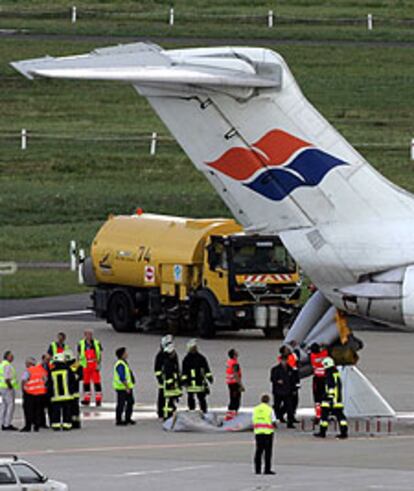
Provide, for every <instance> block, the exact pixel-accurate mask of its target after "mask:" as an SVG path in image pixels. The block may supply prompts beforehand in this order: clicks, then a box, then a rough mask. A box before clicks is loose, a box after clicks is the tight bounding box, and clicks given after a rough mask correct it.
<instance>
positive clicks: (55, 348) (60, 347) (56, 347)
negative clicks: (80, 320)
mask: <svg viewBox="0 0 414 491" xmlns="http://www.w3.org/2000/svg"><path fill="white" fill-rule="evenodd" d="M65 351H70V346H69V345H68V344H66V334H65V333H64V332H60V333H59V334H58V335H57V338H56V341H52V342H51V343H50V346H49V348H48V350H47V352H48V354H49V355H50V358H53V357H54V356H55V355H57V354H59V353H65Z"/></svg>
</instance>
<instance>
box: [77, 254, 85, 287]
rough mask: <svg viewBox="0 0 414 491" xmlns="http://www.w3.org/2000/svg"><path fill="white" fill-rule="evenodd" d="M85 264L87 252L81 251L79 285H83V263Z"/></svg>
mask: <svg viewBox="0 0 414 491" xmlns="http://www.w3.org/2000/svg"><path fill="white" fill-rule="evenodd" d="M84 262H85V250H84V249H79V264H78V283H79V285H83V283H84V281H83V263H84Z"/></svg>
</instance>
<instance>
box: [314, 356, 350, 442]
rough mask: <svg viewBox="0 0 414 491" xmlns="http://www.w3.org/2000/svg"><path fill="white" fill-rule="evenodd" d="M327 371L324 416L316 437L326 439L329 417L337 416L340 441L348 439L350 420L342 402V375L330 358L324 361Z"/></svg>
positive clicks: (323, 402)
mask: <svg viewBox="0 0 414 491" xmlns="http://www.w3.org/2000/svg"><path fill="white" fill-rule="evenodd" d="M323 367H324V369H325V394H324V397H323V399H322V404H321V406H322V414H321V420H320V423H319V433H314V436H316V437H319V438H325V437H326V433H327V431H328V426H329V417H330V416H331V415H332V416H335V418H336V419H337V421H338V424H339V434H338V435H337V436H336V437H337V438H340V439H345V438H348V420H347V419H346V416H345V414H344V404H343V401H342V382H341V374H340V373H339V372H338V369H337V368H336V366H335V362H334V360H333V359H332V358H331V357H330V356H328V357H326V358H325V359H324V360H323Z"/></svg>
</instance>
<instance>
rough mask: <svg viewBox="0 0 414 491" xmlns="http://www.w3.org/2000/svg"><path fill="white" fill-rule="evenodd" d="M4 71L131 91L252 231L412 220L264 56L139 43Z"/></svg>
mask: <svg viewBox="0 0 414 491" xmlns="http://www.w3.org/2000/svg"><path fill="white" fill-rule="evenodd" d="M12 65H13V66H14V67H15V68H16V69H17V70H19V71H20V72H21V73H22V74H24V75H25V76H27V77H29V78H33V77H36V76H40V77H51V78H75V79H90V80H113V81H123V82H128V83H132V84H133V85H134V87H135V88H136V90H137V91H138V92H139V93H140V94H141V95H143V96H145V97H147V98H148V100H149V102H150V103H151V105H152V106H153V108H154V109H155V111H156V112H157V113H158V115H159V116H160V117H161V119H162V120H163V122H164V123H165V124H166V126H167V127H168V128H169V130H170V131H171V133H172V134H173V135H174V137H175V138H176V139H177V140H178V142H179V143H180V145H181V146H182V147H183V149H184V150H185V152H186V153H187V154H188V156H189V157H190V158H191V160H192V161H193V162H194V164H195V165H196V167H197V168H198V169H199V170H200V171H201V172H202V173H203V174H204V175H205V176H206V178H207V179H208V180H209V181H210V182H211V184H212V185H213V186H214V187H215V189H216V190H217V191H218V193H219V194H220V195H221V197H222V198H223V200H224V201H225V202H226V203H227V205H228V206H229V208H230V209H231V210H232V212H233V214H234V215H235V217H236V218H237V219H238V220H239V221H240V222H241V223H242V224H243V225H244V226H245V227H247V228H249V229H250V230H256V231H266V232H271V233H272V232H275V233H280V232H283V231H289V230H292V229H294V230H297V229H301V228H312V227H318V226H320V225H323V224H324V223H334V222H341V223H347V222H348V223H349V222H352V221H354V220H356V219H357V218H358V217H361V215H362V214H365V215H366V217H368V218H369V219H372V220H375V219H378V220H381V219H382V218H383V217H384V215H386V214H387V213H390V212H391V211H390V210H392V212H393V213H399V216H401V214H407V215H408V214H410V215H411V214H412V211H413V210H412V199H411V197H410V196H408V195H407V193H404V192H403V191H401V190H399V189H398V188H396V187H395V186H393V185H391V184H390V183H389V182H388V181H387V180H386V179H385V178H383V177H382V176H380V175H379V174H378V173H377V172H376V171H375V170H374V169H373V168H372V167H371V166H370V165H369V164H367V162H366V161H365V160H364V158H363V157H362V156H361V155H360V154H359V153H358V152H357V151H356V150H354V149H353V148H352V146H351V145H349V144H348V143H347V142H346V140H345V139H344V138H342V136H341V135H339V134H338V132H337V131H336V130H335V129H334V128H333V127H332V126H331V125H330V124H329V123H328V122H327V121H326V120H325V119H324V118H323V116H322V115H321V114H320V113H319V112H318V111H317V110H316V109H315V108H314V107H313V106H312V104H310V103H309V102H308V101H307V100H306V99H305V97H304V96H303V94H302V92H301V91H300V89H299V87H298V85H297V83H296V81H295V79H294V77H293V75H292V73H291V72H290V70H289V68H288V66H287V64H286V63H285V61H284V60H283V58H282V57H281V56H280V55H278V54H277V53H275V52H273V51H271V50H268V49H262V48H241V47H240V48H238V47H233V48H206V49H204V48H201V49H182V50H170V51H165V50H162V49H161V48H159V47H157V46H155V45H148V44H143V43H138V44H132V45H126V46H119V47H113V48H104V49H100V50H96V51H94V52H92V53H90V54H87V55H83V56H74V57H67V58H58V59H54V58H49V57H48V58H43V59H36V60H26V61H21V62H15V63H13V64H12ZM316 232H317V231H316ZM309 240H314V241H315V242H318V241H319V240H321V239H320V236H319V235H317V234H316V235H315V236H314V237H313V236H312V237H310V239H309ZM316 246H317V244H315V248H316Z"/></svg>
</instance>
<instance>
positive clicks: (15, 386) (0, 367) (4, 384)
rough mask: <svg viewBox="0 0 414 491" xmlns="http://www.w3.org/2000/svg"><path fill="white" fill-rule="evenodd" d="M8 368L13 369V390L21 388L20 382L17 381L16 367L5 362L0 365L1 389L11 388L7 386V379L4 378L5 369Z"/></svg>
mask: <svg viewBox="0 0 414 491" xmlns="http://www.w3.org/2000/svg"><path fill="white" fill-rule="evenodd" d="M7 366H10V367H11V374H12V378H11V380H10V382H11V385H12V388H13V389H18V388H19V382H18V381H17V377H16V370H15V368H14V366H13V365H12V364H11V363H10V362H9V361H7V360H3V361H2V362H1V363H0V389H8V388H9V386H8V385H7V382H6V378H5V376H4V369H5V368H6V367H7Z"/></svg>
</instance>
